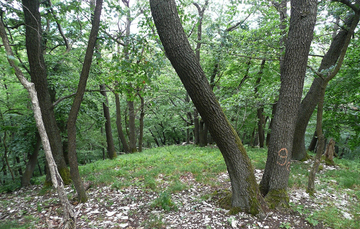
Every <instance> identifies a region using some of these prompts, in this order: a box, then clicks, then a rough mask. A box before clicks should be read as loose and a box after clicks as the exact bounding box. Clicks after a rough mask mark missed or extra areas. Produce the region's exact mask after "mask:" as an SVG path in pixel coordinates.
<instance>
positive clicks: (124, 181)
mask: <svg viewBox="0 0 360 229" xmlns="http://www.w3.org/2000/svg"><path fill="white" fill-rule="evenodd" d="M247 152H248V155H249V157H250V159H251V161H252V164H253V166H254V168H255V169H264V168H265V163H266V157H267V152H266V149H257V148H247ZM334 161H335V164H336V165H337V166H338V168H339V169H336V170H326V171H322V172H321V173H319V174H317V177H318V178H319V179H320V181H322V183H321V185H317V186H316V187H315V188H316V190H321V189H324V190H327V191H328V192H329V193H334V194H335V193H346V194H347V195H348V196H350V198H351V199H350V201H349V203H351V204H352V206H350V209H349V212H350V213H351V214H352V215H353V219H352V220H348V219H345V218H344V216H343V213H342V212H341V211H340V210H339V209H338V208H337V207H336V206H334V205H331V203H324V204H323V208H321V210H314V211H312V212H310V211H307V210H306V207H307V206H301V205H296V206H292V208H293V209H294V210H295V211H298V212H299V213H300V214H302V215H303V216H304V217H305V218H306V219H307V220H308V222H309V223H311V224H313V225H314V226H315V225H316V224H318V223H320V222H322V223H323V224H325V225H326V226H329V227H332V228H360V201H359V200H360V176H359V174H360V161H354V160H353V161H350V160H346V159H341V160H339V159H336V158H335V159H334ZM311 166H312V165H311V164H305V163H303V162H293V163H292V165H291V172H290V178H289V188H291V189H303V190H305V189H306V186H307V182H308V174H309V173H308V170H309V169H310V167H311ZM79 170H80V174H81V176H82V177H83V179H84V180H87V181H91V182H92V183H93V186H105V185H106V186H108V185H111V187H112V188H113V189H123V188H125V187H129V186H136V187H138V188H141V189H144V190H153V191H155V192H157V193H158V198H157V199H155V200H154V202H153V203H152V205H153V207H154V208H161V209H164V210H167V211H174V210H176V203H174V202H173V201H172V199H171V195H172V193H176V192H180V191H182V190H187V189H189V188H190V187H189V185H188V184H186V183H184V182H182V181H181V180H182V179H180V178H184V179H192V178H193V179H195V180H196V181H197V182H200V183H203V184H204V185H210V186H213V187H216V186H218V185H219V183H218V181H217V176H218V175H219V174H220V173H224V172H226V166H225V163H224V160H223V157H222V155H221V153H220V152H219V150H218V149H217V148H213V147H203V148H200V147H196V146H191V145H189V146H167V147H161V148H153V149H148V150H145V151H144V152H142V153H134V154H125V155H120V156H118V157H117V158H116V159H115V160H101V161H97V162H94V163H91V164H87V165H84V166H80V167H79ZM42 179H45V177H43V178H42ZM164 187H166V188H165V189H164ZM48 191H50V190H49V189H46V188H44V189H43V190H42V191H40V193H39V194H40V195H44V194H46V193H47V192H48ZM315 195H316V194H315ZM201 198H202V199H208V198H209V196H208V195H206V196H203V197H201ZM2 204H5V205H6V203H5V202H3V203H2ZM108 205H109V206H111V205H112V203H111V202H109V203H108ZM40 210H41V206H40V207H39V211H40ZM144 226H148V227H154V228H161V227H162V226H163V223H162V220H161V218H156V217H150V218H149V219H148V221H147V222H146V225H144ZM282 226H283V228H287V227H288V226H290V225H287V224H284V225H282ZM27 227H29V225H28V226H27ZM0 228H24V225H20V224H19V223H17V222H5V223H0Z"/></svg>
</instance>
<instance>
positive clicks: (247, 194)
mask: <svg viewBox="0 0 360 229" xmlns="http://www.w3.org/2000/svg"><path fill="white" fill-rule="evenodd" d="M150 6H151V12H152V16H153V18H154V22H155V25H156V28H157V31H158V33H159V36H160V39H161V42H162V44H163V45H164V49H165V52H166V54H167V57H168V58H169V60H170V62H171V64H172V65H173V67H174V69H175V70H176V72H177V74H178V75H179V77H180V79H181V81H182V82H183V84H184V86H185V88H186V90H187V91H188V93H189V95H190V97H191V99H192V101H193V103H194V105H195V107H196V108H197V110H198V111H199V113H200V115H201V117H202V118H203V119H204V121H205V123H206V124H207V125H208V128H209V132H210V134H211V136H212V137H213V139H214V140H215V142H216V143H217V145H218V147H219V149H220V151H221V153H222V154H223V157H224V160H225V163H226V165H227V169H228V172H229V176H230V180H231V187H232V200H231V204H232V206H233V207H234V210H237V211H246V212H249V213H252V214H257V213H258V212H259V211H261V204H260V202H261V200H262V197H261V195H260V192H259V189H258V186H257V183H256V180H255V176H254V172H253V171H254V170H253V167H252V165H251V162H250V159H249V157H248V156H247V154H246V150H245V148H244V147H243V145H242V143H241V140H240V138H239V137H238V136H237V134H236V132H235V130H234V129H233V128H232V126H231V125H230V123H229V121H228V120H227V118H226V116H225V114H224V113H223V111H222V109H221V107H220V104H219V103H218V101H217V100H216V97H215V94H214V93H213V92H212V90H211V87H210V85H209V82H208V80H207V78H206V76H205V73H204V72H203V70H202V68H201V66H200V63H199V62H198V61H197V59H196V56H195V54H194V52H193V50H192V49H191V46H190V44H189V42H188V40H187V36H186V34H185V32H184V30H183V28H182V25H181V22H180V19H179V16H178V14H177V9H176V4H175V1H174V0H170V1H169V0H150Z"/></svg>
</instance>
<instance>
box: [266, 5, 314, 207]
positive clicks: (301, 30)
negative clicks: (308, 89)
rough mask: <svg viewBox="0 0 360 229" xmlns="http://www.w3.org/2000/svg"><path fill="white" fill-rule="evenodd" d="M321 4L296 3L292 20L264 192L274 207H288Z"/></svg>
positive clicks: (292, 8) (292, 12) (282, 70)
mask: <svg viewBox="0 0 360 229" xmlns="http://www.w3.org/2000/svg"><path fill="white" fill-rule="evenodd" d="M316 13H317V1H316V0H309V1H306V2H305V1H302V0H292V1H291V19H290V28H289V33H288V38H287V42H286V50H285V56H284V62H283V66H282V68H281V87H280V95H279V101H278V103H277V107H276V112H275V116H274V122H273V127H272V129H271V136H270V143H269V149H268V157H267V161H266V167H265V171H264V175H263V177H262V180H261V183H260V190H261V192H262V194H263V195H264V196H266V197H265V199H266V200H267V201H268V202H269V204H270V207H272V208H276V207H288V203H289V197H288V195H287V187H288V179H289V173H290V163H291V162H290V161H291V153H292V144H293V136H294V131H295V122H296V115H297V111H298V108H299V105H300V101H301V95H302V90H303V85H304V78H305V73H306V67H307V60H308V54H309V50H310V45H311V41H312V38H313V31H314V26H315V22H316Z"/></svg>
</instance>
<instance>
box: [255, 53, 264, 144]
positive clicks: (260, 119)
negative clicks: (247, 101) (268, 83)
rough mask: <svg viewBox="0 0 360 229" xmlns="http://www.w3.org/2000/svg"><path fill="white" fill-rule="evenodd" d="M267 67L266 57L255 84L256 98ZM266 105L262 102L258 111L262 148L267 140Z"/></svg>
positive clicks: (259, 135)
mask: <svg viewBox="0 0 360 229" xmlns="http://www.w3.org/2000/svg"><path fill="white" fill-rule="evenodd" d="M264 67H265V59H264V60H262V61H261V65H260V71H259V73H258V78H257V79H256V85H255V96H256V98H259V95H258V92H259V89H258V87H259V85H260V82H261V75H262V74H263V70H264ZM263 113H264V105H263V104H260V105H259V108H258V109H257V111H256V114H257V117H258V140H259V146H260V148H264V141H265V131H264V125H265V116H264V114H263Z"/></svg>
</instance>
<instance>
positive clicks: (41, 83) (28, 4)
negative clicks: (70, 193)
mask: <svg viewBox="0 0 360 229" xmlns="http://www.w3.org/2000/svg"><path fill="white" fill-rule="evenodd" d="M22 3H23V11H24V16H25V25H26V50H27V55H28V60H29V66H30V75H31V81H32V82H33V83H34V84H35V88H36V91H37V93H38V98H39V104H40V108H41V113H42V117H44V125H45V128H46V132H47V135H48V138H49V141H50V145H51V150H52V154H53V156H54V159H55V161H56V165H57V167H58V170H59V172H60V174H61V177H62V178H63V180H64V183H65V184H69V183H70V182H71V180H70V172H69V169H68V168H67V165H66V163H65V159H64V155H63V148H62V141H61V135H60V131H59V128H58V126H57V124H56V118H55V114H54V110H53V108H52V102H51V96H50V93H49V87H48V82H47V70H46V65H45V61H44V56H43V50H44V47H43V44H42V39H43V38H42V28H41V16H40V13H39V5H40V2H39V1H38V0H23V1H22ZM48 178H50V177H48ZM48 182H49V183H51V180H47V182H46V183H48Z"/></svg>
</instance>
